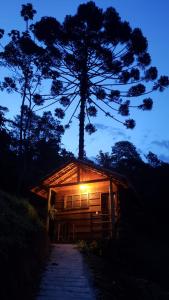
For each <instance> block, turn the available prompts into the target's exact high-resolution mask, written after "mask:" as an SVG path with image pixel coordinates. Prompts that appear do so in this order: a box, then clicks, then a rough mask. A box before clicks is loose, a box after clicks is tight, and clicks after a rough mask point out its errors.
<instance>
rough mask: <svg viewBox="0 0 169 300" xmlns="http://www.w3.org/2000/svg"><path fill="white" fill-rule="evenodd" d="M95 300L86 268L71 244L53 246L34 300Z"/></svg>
mask: <svg viewBox="0 0 169 300" xmlns="http://www.w3.org/2000/svg"><path fill="white" fill-rule="evenodd" d="M54 299H56V300H77V299H78V300H95V299H96V297H95V292H94V289H93V288H92V286H91V280H90V275H89V273H88V270H87V266H85V263H84V262H83V257H82V255H81V253H80V252H79V251H78V250H77V249H76V248H75V245H71V244H53V245H52V251H51V256H50V258H49V262H48V265H47V267H46V269H45V271H44V273H43V274H42V280H41V285H40V290H39V293H38V295H37V298H36V300H54Z"/></svg>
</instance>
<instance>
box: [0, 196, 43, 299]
mask: <svg viewBox="0 0 169 300" xmlns="http://www.w3.org/2000/svg"><path fill="white" fill-rule="evenodd" d="M0 210H1V214H0V226H1V233H0V264H1V270H0V277H1V289H0V298H1V299H3V300H7V299H9V298H11V297H12V296H13V295H15V297H17V299H23V298H24V299H30V298H31V296H32V295H31V293H32V292H33V289H34V288H35V286H36V283H37V282H36V281H37V276H38V272H39V269H40V266H41V264H42V261H43V259H44V257H45V255H46V254H47V252H46V251H47V237H46V234H45V229H44V227H43V225H42V224H41V222H40V220H39V218H38V216H37V213H36V211H35V210H34V209H33V207H32V206H31V205H30V204H29V203H28V201H26V200H24V199H18V198H16V197H14V196H10V195H9V194H7V193H4V192H2V191H0ZM32 274H34V276H33V277H32Z"/></svg>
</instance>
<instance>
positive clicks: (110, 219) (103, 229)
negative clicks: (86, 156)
mask: <svg viewBox="0 0 169 300" xmlns="http://www.w3.org/2000/svg"><path fill="white" fill-rule="evenodd" d="M125 188H127V181H126V179H125V177H123V176H121V175H119V174H117V173H114V172H111V171H109V170H105V169H103V168H101V167H98V166H96V165H94V164H90V163H87V162H85V161H80V160H72V161H70V162H68V163H66V164H64V165H63V166H62V167H61V168H59V169H57V170H55V171H54V172H52V173H51V174H49V175H48V176H47V177H46V178H45V179H43V180H42V181H41V183H40V185H38V186H36V187H34V188H33V189H32V190H31V191H32V192H33V193H35V194H37V195H39V196H41V197H43V198H45V199H46V201H47V208H48V217H47V229H48V231H49V234H50V236H51V238H52V240H53V241H55V242H57V241H58V242H63V241H74V240H79V239H84V240H85V239H86V240H92V239H101V238H111V237H112V236H113V234H114V231H115V226H116V223H117V222H118V219H119V217H120V211H119V201H120V199H119V197H120V196H119V195H120V193H119V191H120V190H121V189H125Z"/></svg>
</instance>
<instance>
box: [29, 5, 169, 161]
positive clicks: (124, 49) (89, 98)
mask: <svg viewBox="0 0 169 300" xmlns="http://www.w3.org/2000/svg"><path fill="white" fill-rule="evenodd" d="M32 31H33V33H34V35H35V36H36V38H37V39H38V40H39V42H40V43H41V42H42V43H43V49H46V51H47V52H48V53H50V57H51V62H52V70H53V71H55V72H56V73H55V78H53V82H52V86H51V92H52V95H54V96H55V97H56V99H57V101H58V103H60V105H61V106H62V107H63V108H61V106H60V107H57V108H56V109H55V115H56V116H57V117H58V118H61V119H62V118H64V116H65V113H66V112H67V110H68V109H69V107H70V106H71V105H73V104H74V110H73V113H72V115H71V117H70V120H69V121H68V123H67V124H66V126H65V128H68V127H69V126H70V123H71V122H72V119H73V117H74V116H76V117H77V118H78V119H79V157H80V158H83V157H84V129H85V130H86V131H87V132H88V133H89V134H92V133H93V132H94V131H95V130H96V128H95V127H94V125H93V123H92V122H91V117H95V116H96V115H97V112H98V110H100V111H102V113H103V114H104V116H107V117H110V118H112V119H113V120H115V121H117V122H120V123H122V124H123V125H124V126H126V128H131V129H132V128H134V126H135V120H133V119H132V118H130V109H133V108H137V109H139V110H143V111H144V110H151V108H152V106H153V100H152V99H151V98H150V96H149V94H150V93H152V92H153V91H163V90H164V89H165V87H167V86H168V84H169V78H168V76H159V75H158V70H157V68H156V67H155V66H152V65H151V56H150V54H149V52H148V41H147V39H146V38H145V37H144V35H143V34H142V31H141V29H139V28H134V29H132V28H131V26H130V24H129V23H128V22H126V21H123V20H121V18H120V16H119V14H118V12H117V11H116V10H115V9H114V8H112V7H109V8H107V9H106V10H105V11H103V10H102V9H100V8H98V7H97V6H96V4H95V3H94V2H92V1H89V2H88V3H86V4H81V5H80V6H79V7H78V9H77V12H76V14H75V15H74V16H71V15H67V16H66V17H65V19H64V22H63V23H62V24H60V23H59V22H58V20H56V19H55V18H53V17H43V18H42V19H41V20H40V21H39V22H37V23H35V24H34V25H33V27H32ZM58 58H59V61H60V65H59V66H58Z"/></svg>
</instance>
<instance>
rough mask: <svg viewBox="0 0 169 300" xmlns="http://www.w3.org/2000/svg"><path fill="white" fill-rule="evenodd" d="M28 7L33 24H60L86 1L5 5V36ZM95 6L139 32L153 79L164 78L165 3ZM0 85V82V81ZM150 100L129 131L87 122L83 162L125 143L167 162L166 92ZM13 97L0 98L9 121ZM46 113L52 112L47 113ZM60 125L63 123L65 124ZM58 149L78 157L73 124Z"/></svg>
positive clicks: (167, 69) (108, 122)
mask: <svg viewBox="0 0 169 300" xmlns="http://www.w3.org/2000/svg"><path fill="white" fill-rule="evenodd" d="M27 2H31V3H32V4H33V6H34V8H35V9H36V10H37V15H36V17H35V20H39V19H40V18H41V17H42V16H53V17H56V19H58V20H59V21H61V22H62V21H63V19H64V16H65V15H67V14H74V13H75V12H76V9H77V7H78V5H79V4H81V3H87V2H88V1H85V0H83V1H80V0H32V1H29V0H28V1H21V0H5V1H3V2H2V3H1V11H0V28H3V29H5V32H6V33H7V32H9V31H10V30H11V29H21V30H22V29H23V28H24V23H23V21H22V19H21V17H20V9H21V5H22V4H26V3H27ZM95 3H96V5H97V6H99V7H101V8H103V9H105V8H107V7H109V6H114V7H115V9H116V10H117V11H118V12H119V14H120V16H121V18H122V20H126V21H128V22H129V23H130V25H131V27H132V28H133V27H140V28H141V30H142V32H143V34H144V35H145V37H147V39H148V43H149V53H150V55H151V57H152V65H154V66H156V67H157V68H158V70H159V74H161V75H163V74H165V75H169V34H168V30H169V1H168V0H161V1H159V0H137V1H136V0H114V1H113V0H95ZM0 80H1V76H0ZM151 97H152V98H153V100H154V106H153V109H152V111H148V112H143V111H137V112H134V111H133V113H132V111H131V116H130V117H131V118H134V119H135V120H136V127H135V128H134V129H133V130H130V129H126V128H125V127H124V126H123V125H119V124H118V123H116V122H115V121H113V120H112V119H109V118H105V116H104V115H103V114H102V113H99V114H98V117H97V118H95V119H93V123H95V125H96V127H97V129H98V130H97V132H96V133H94V134H93V135H91V136H88V135H87V134H86V135H85V145H86V148H85V150H86V153H87V156H88V157H91V156H96V155H97V154H98V152H99V150H102V151H104V152H107V151H111V146H113V145H114V143H115V142H117V141H121V140H128V141H130V142H132V143H133V144H134V145H135V146H136V147H137V149H138V150H139V151H140V152H141V153H142V154H147V153H148V151H152V152H154V153H156V154H157V155H158V156H159V158H161V159H162V160H164V161H168V162H169V88H168V89H167V90H165V91H164V92H163V93H154V94H152V95H151ZM15 98H16V97H15V96H14V95H12V94H11V95H6V94H3V93H1V94H0V105H4V106H7V107H8V108H9V109H10V113H9V116H10V117H11V116H12V115H14V114H16V112H17V109H18V108H19V105H20V102H19V99H15ZM51 109H52V107H51ZM65 123H66V122H65ZM62 142H63V145H64V146H65V148H66V149H67V150H70V151H72V152H73V153H74V154H75V155H77V153H78V121H77V120H76V119H75V120H74V122H73V124H72V126H71V129H69V130H68V131H67V132H66V133H65V135H64V137H63V140H62Z"/></svg>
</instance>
